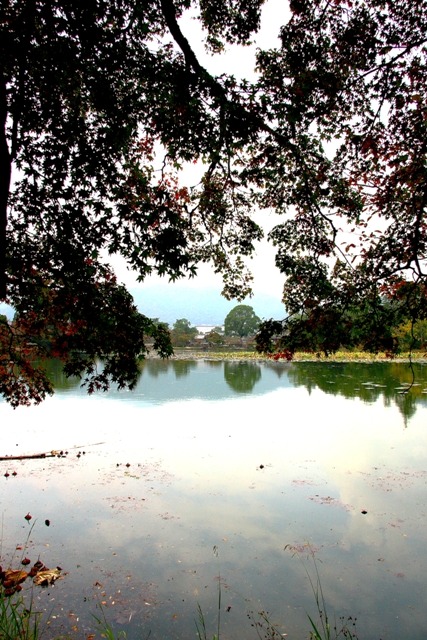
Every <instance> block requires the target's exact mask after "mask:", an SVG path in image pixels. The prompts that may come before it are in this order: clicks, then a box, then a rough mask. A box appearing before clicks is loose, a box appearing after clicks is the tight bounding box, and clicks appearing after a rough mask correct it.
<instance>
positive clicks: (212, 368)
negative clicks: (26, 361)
mask: <svg viewBox="0 0 427 640" xmlns="http://www.w3.org/2000/svg"><path fill="white" fill-rule="evenodd" d="M46 366H47V367H48V371H49V373H50V376H51V379H52V380H53V382H54V385H55V387H56V389H57V391H58V392H59V393H67V392H73V393H77V394H81V393H83V394H84V393H85V391H84V390H82V389H80V388H79V382H80V381H79V380H78V379H77V378H71V379H67V378H66V377H65V376H64V375H63V373H62V370H61V366H60V364H59V363H58V362H55V361H52V362H50V363H48V364H47V365H46ZM413 373H414V375H415V384H413V385H412V386H411V388H410V391H409V392H407V389H408V386H410V385H411V383H412V381H413ZM289 386H291V387H301V386H302V387H305V388H306V389H307V390H308V391H309V393H311V392H312V391H313V390H314V389H320V390H321V391H323V392H324V393H326V394H331V395H341V396H343V397H345V398H348V399H351V398H359V399H360V400H362V401H363V402H375V401H376V400H377V399H378V398H381V399H382V400H383V402H384V406H385V407H387V406H390V404H393V405H396V406H397V407H398V408H399V411H400V413H401V415H402V416H403V418H404V422H405V424H407V423H408V420H410V418H411V417H412V416H413V415H414V414H415V412H416V410H417V406H418V405H426V404H427V366H426V365H425V364H420V363H417V364H414V365H413V368H411V367H410V366H409V364H408V363H405V362H403V363H389V362H384V363H354V362H347V363H343V362H340V363H324V362H309V363H308V362H296V363H283V362H272V361H267V362H262V363H258V362H251V361H219V360H205V361H196V360H169V361H168V360H158V359H155V360H154V359H153V360H146V361H144V362H143V363H142V364H141V373H140V377H139V380H138V384H137V387H136V389H135V390H133V391H132V392H131V393H129V392H126V391H120V392H119V391H115V390H114V389H112V390H111V392H110V394H109V397H111V396H114V397H117V398H123V399H126V400H129V399H132V400H134V401H140V400H145V401H147V402H170V401H173V400H177V399H192V398H205V399H212V400H213V399H217V400H219V399H222V398H227V397H233V395H235V394H242V393H246V394H248V393H250V394H264V393H267V392H269V391H271V390H272V389H276V388H282V387H289Z"/></svg>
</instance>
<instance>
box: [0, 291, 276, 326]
mask: <svg viewBox="0 0 427 640" xmlns="http://www.w3.org/2000/svg"><path fill="white" fill-rule="evenodd" d="M129 291H130V293H131V294H132V295H133V297H134V300H135V304H136V305H137V307H138V309H139V311H140V312H141V313H143V314H144V315H146V316H148V317H149V318H159V320H162V321H163V322H167V323H168V324H169V325H172V324H173V323H174V322H175V320H178V319H179V318H186V319H187V320H189V321H190V322H191V324H192V325H194V326H200V325H210V326H215V325H222V324H224V319H225V316H226V315H227V314H228V312H229V311H231V309H233V307H235V306H236V305H238V304H248V305H250V306H251V307H252V308H253V309H254V311H255V313H256V314H257V316H259V317H260V318H261V319H262V320H267V319H269V318H275V319H276V320H281V319H282V318H284V317H285V315H286V314H285V307H284V305H283V304H282V303H281V302H280V300H278V299H276V298H275V297H273V296H269V295H265V294H256V295H255V296H254V297H253V298H247V299H246V300H244V301H243V302H242V303H239V302H237V301H236V300H232V301H231V302H229V301H228V300H226V299H225V298H223V297H222V296H221V294H220V293H218V291H217V290H216V289H196V288H194V287H186V286H182V285H180V284H177V285H173V284H163V283H162V284H156V285H144V286H142V287H135V288H130V289H129ZM0 314H5V315H7V316H8V318H9V319H12V317H13V314H14V311H13V309H12V308H11V307H9V306H8V305H6V304H0Z"/></svg>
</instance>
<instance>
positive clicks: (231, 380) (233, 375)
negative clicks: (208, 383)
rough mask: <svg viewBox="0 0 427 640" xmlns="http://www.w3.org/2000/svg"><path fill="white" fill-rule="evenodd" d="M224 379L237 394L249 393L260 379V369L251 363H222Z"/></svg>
mask: <svg viewBox="0 0 427 640" xmlns="http://www.w3.org/2000/svg"><path fill="white" fill-rule="evenodd" d="M224 379H225V381H226V382H227V384H228V386H229V387H230V388H231V389H233V391H237V392H238V393H249V392H250V391H252V390H253V388H254V386H255V384H256V383H257V382H258V380H260V379H261V367H260V366H259V365H258V364H253V363H252V362H224Z"/></svg>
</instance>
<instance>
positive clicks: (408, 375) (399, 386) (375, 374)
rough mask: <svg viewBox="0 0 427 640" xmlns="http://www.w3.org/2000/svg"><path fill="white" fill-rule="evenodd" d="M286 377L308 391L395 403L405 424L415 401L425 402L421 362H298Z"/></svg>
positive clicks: (426, 381) (426, 378) (426, 374)
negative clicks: (317, 390) (379, 399)
mask: <svg viewBox="0 0 427 640" xmlns="http://www.w3.org/2000/svg"><path fill="white" fill-rule="evenodd" d="M413 376H415V383H414V384H413V385H412V383H413V382H414V378H413ZM288 377H289V380H290V381H291V382H292V384H293V385H294V386H296V387H298V386H301V385H302V386H304V387H305V388H306V389H307V390H308V391H309V392H310V391H312V390H313V389H316V388H318V389H321V390H322V391H323V392H324V393H327V394H332V395H342V396H344V397H345V398H360V399H361V400H363V401H364V402H375V401H376V400H377V399H378V398H380V397H381V398H382V399H383V401H384V406H386V407H387V406H390V404H391V403H394V404H395V405H396V406H398V407H399V410H400V412H401V414H402V416H403V417H404V419H405V423H407V421H408V419H410V418H411V417H412V416H413V415H414V414H415V411H416V408H417V404H418V403H423V404H427V396H426V392H427V389H426V386H427V367H426V365H424V364H414V365H413V366H412V368H411V367H410V366H409V364H408V363H386V362H384V363H355V362H336V363H303V362H299V363H295V365H294V366H293V367H291V368H290V369H289V370H288ZM408 387H411V388H410V391H409V392H407V389H408Z"/></svg>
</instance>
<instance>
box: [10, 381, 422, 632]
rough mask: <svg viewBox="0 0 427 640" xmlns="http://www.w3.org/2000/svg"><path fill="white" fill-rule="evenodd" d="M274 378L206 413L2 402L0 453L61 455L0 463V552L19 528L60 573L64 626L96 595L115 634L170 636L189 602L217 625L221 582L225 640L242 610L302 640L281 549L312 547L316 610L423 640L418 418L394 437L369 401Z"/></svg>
mask: <svg viewBox="0 0 427 640" xmlns="http://www.w3.org/2000/svg"><path fill="white" fill-rule="evenodd" d="M219 370H220V369H219ZM263 378H264V375H263ZM188 379H189V378H187V381H188ZM264 380H265V378H264ZM275 380H277V376H276V377H275V378H274V377H272V381H271V382H272V384H271V390H270V391H268V389H267V388H265V389H264V393H263V394H257V395H239V394H234V396H233V397H225V398H224V399H222V400H219V399H217V400H203V399H200V398H199V399H193V400H184V401H181V402H180V401H175V400H171V401H169V402H167V403H163V404H161V403H158V402H156V401H155V400H153V402H152V403H148V402H139V401H132V402H123V400H120V401H119V400H117V399H116V397H115V396H114V395H113V396H109V395H107V396H94V397H86V396H83V395H80V396H79V395H75V394H74V393H71V394H70V393H69V394H63V395H57V396H54V397H53V398H49V399H48V400H47V402H45V403H44V404H42V405H41V406H39V407H35V408H30V409H27V408H20V409H18V410H16V411H13V410H12V409H10V408H9V407H8V406H7V405H5V404H4V403H3V404H1V405H0V420H1V424H2V427H3V435H2V441H1V442H2V451H1V453H10V454H14V453H24V452H25V453H30V452H36V451H49V450H50V449H52V448H55V449H64V450H65V449H68V450H69V454H68V456H67V458H65V459H57V458H52V459H46V460H27V461H22V462H14V463H12V462H10V463H4V462H3V463H2V465H3V466H2V467H1V468H2V469H6V467H8V469H9V471H10V472H11V471H12V470H13V469H15V470H16V471H17V473H18V475H17V476H16V477H12V476H11V477H9V478H7V479H6V478H3V477H1V476H0V479H1V480H2V482H0V499H1V510H2V514H3V521H4V525H3V529H4V536H3V553H6V552H8V551H9V552H10V550H11V549H13V548H14V545H15V544H16V542H24V541H25V537H26V535H27V530H28V525H27V523H26V521H25V520H24V515H25V514H26V513H27V512H28V511H29V512H30V513H32V515H33V516H34V520H37V521H36V524H35V527H34V530H33V532H32V534H31V539H32V540H33V545H34V550H33V551H32V549H30V557H32V554H33V555H34V556H35V555H36V554H37V555H38V554H39V553H40V554H41V556H42V559H43V560H44V562H46V564H50V565H52V566H54V565H56V564H59V565H60V566H62V567H64V569H65V570H66V571H68V575H67V576H66V578H65V579H64V580H63V581H61V582H59V583H58V584H57V586H56V587H55V589H54V590H52V594H51V596H50V597H54V599H55V603H56V604H57V605H58V607H65V609H64V610H67V607H72V608H73V609H74V610H78V611H79V613H80V619H81V621H82V622H81V623H80V624H84V622H83V621H84V620H85V619H86V620H87V624H88V625H90V620H91V619H90V610H91V607H92V609H93V607H94V606H95V604H96V601H95V600H94V593H96V592H97V589H98V588H95V587H94V584H95V583H96V582H97V581H98V582H99V583H101V584H102V585H103V589H104V591H105V592H106V593H107V596H105V597H106V598H107V600H108V594H114V597H115V598H116V599H117V605H110V606H109V608H108V611H107V613H108V615H111V616H113V622H114V620H117V621H118V622H120V623H122V622H124V621H125V620H128V619H129V617H131V622H132V624H133V623H135V624H142V623H143V621H144V620H145V618H146V617H148V619H147V620H145V622H144V625H145V626H144V628H145V629H147V625H148V626H149V628H151V630H152V638H153V639H156V638H159V639H160V638H164V637H165V636H166V635H167V634H168V633H169V632H170V629H174V630H175V631H174V633H176V636H173V637H185V636H187V637H188V632H189V629H190V630H191V633H193V630H194V617H195V616H196V609H197V602H200V603H201V604H202V606H203V607H204V608H205V610H206V612H207V613H208V614H209V616H210V615H212V617H213V618H214V617H215V611H216V606H217V583H216V582H215V576H217V575H218V572H220V573H221V576H222V579H223V580H224V581H225V582H226V583H227V585H228V586H227V587H224V592H223V594H222V597H223V603H224V606H227V605H229V606H232V609H231V611H230V612H229V613H230V615H228V614H226V613H224V621H223V624H224V625H226V628H228V627H230V629H229V633H230V636H232V637H239V634H240V635H241V632H242V629H245V630H246V625H248V636H247V637H249V633H250V628H249V623H248V622H247V621H246V617H245V615H246V611H247V610H248V609H250V608H253V609H254V610H258V608H259V607H260V606H262V607H265V608H267V609H268V610H269V611H270V612H271V614H272V616H273V618H274V620H275V621H277V622H280V623H283V624H284V627H283V629H282V630H283V632H286V633H289V636H290V637H303V636H304V635H307V633H308V625H307V618H306V614H305V610H308V611H309V612H310V613H315V608H314V600H313V597H312V595H310V589H309V585H308V581H307V578H306V577H305V573H304V567H303V566H302V565H301V563H300V562H299V561H298V559H297V558H293V557H292V556H291V554H290V553H289V552H287V551H284V547H285V545H286V544H303V543H304V542H306V541H309V542H311V543H312V544H313V545H315V546H317V547H321V549H320V551H319V553H318V558H319V571H320V574H321V578H322V585H323V587H324V589H325V595H326V597H327V599H328V601H329V602H330V603H331V604H330V606H331V608H332V609H334V610H335V611H336V612H337V615H341V613H344V614H348V615H357V617H358V620H359V625H360V628H359V635H360V637H363V638H364V639H367V640H370V639H372V640H374V638H375V640H378V638H379V637H387V638H388V639H389V640H398V639H399V640H409V639H410V640H418V639H421V637H424V630H425V620H423V616H424V602H423V597H424V591H425V575H426V567H425V556H424V549H425V543H426V534H425V524H426V482H427V466H426V464H425V451H426V445H427V433H426V431H425V424H426V409H425V408H423V407H421V408H419V409H418V410H417V411H416V413H415V415H414V416H413V417H412V419H411V421H410V425H409V426H408V427H407V428H406V429H405V428H404V427H403V424H402V418H401V415H400V413H399V409H398V408H397V407H396V406H395V405H393V404H391V405H390V406H388V407H384V404H383V402H382V400H381V398H379V399H377V400H376V401H374V402H372V403H371V404H367V403H365V402H363V401H362V400H359V399H347V398H344V397H342V396H332V395H329V394H325V393H323V392H322V391H320V390H319V389H312V390H311V392H310V394H309V393H308V391H307V390H306V389H305V388H304V387H298V388H291V387H289V386H287V385H281V384H279V385H278V384H276V382H275ZM218 384H219V383H218ZM97 443H102V444H97ZM74 446H82V449H73V447H74ZM78 451H81V452H82V451H86V453H85V454H84V455H83V454H82V455H81V457H80V458H77V452H78ZM126 463H128V464H129V465H130V466H129V467H126V466H125V465H126ZM117 465H119V466H117ZM261 465H263V468H261ZM362 510H366V511H367V514H365V515H363V514H362V513H361V511H362ZM45 518H49V519H50V521H51V526H50V527H46V526H45V525H44V524H43V523H44V520H45ZM214 545H217V546H218V549H219V557H218V558H215V557H214V555H213V553H212V548H213V546H214ZM306 566H307V568H309V569H310V570H311V569H312V566H313V565H312V563H310V562H307V565H306ZM119 588H121V593H122V598H121V602H120V598H118V594H117V590H118V589H119ZM65 596H66V597H67V600H66V603H67V604H64V602H63V600H62V598H64V597H65ZM39 597H40V598H45V599H46V600H47V595H45V592H43V593H42V592H40V595H39ZM84 598H86V600H87V602H84ZM246 598H248V599H249V602H245V599H246ZM110 602H111V600H110ZM144 602H145V603H148V604H144ZM70 603H71V604H70ZM390 603H392V606H390ZM64 616H65V614H64ZM209 616H208V617H209ZM65 617H66V616H65ZM209 619H210V618H209ZM213 631H214V629H212V633H213ZM171 633H172V632H171Z"/></svg>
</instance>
